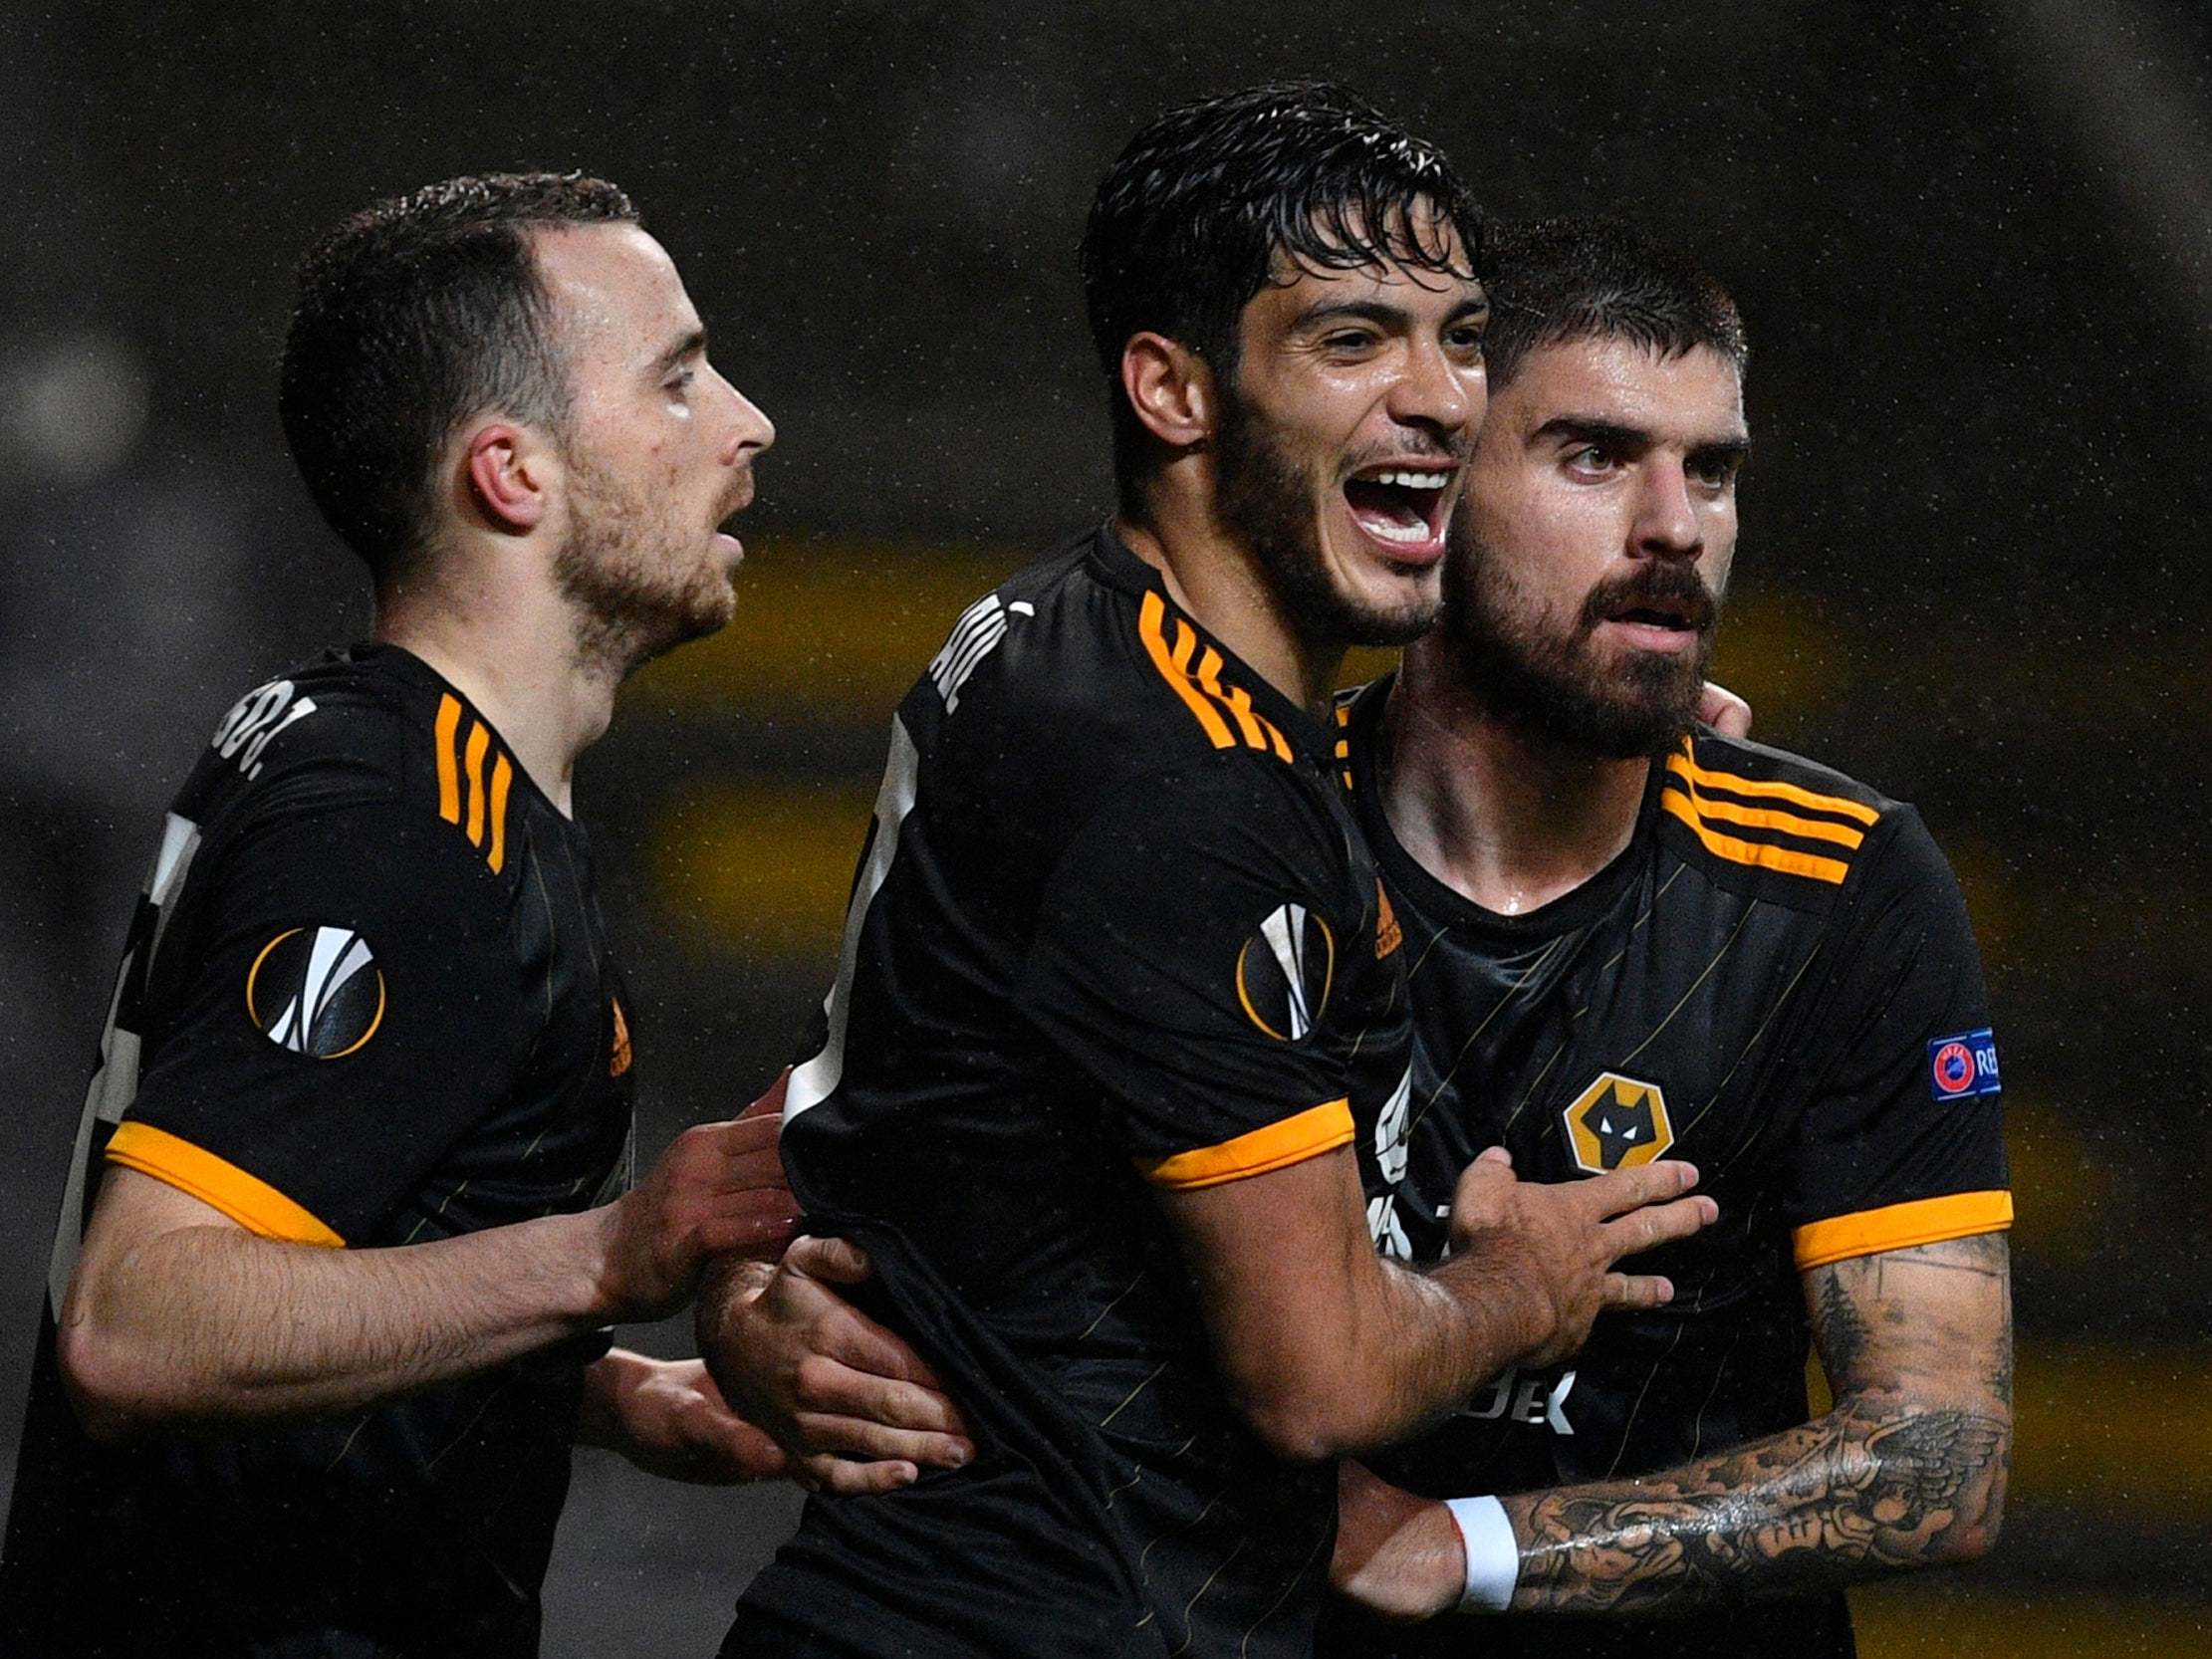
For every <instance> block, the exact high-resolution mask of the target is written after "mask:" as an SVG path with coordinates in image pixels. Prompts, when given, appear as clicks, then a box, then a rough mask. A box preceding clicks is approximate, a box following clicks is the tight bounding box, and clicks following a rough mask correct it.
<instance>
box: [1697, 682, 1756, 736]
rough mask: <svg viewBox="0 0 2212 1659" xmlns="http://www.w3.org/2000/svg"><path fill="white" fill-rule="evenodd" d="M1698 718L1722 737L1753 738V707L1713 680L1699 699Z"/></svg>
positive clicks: (1706, 684)
mask: <svg viewBox="0 0 2212 1659" xmlns="http://www.w3.org/2000/svg"><path fill="white" fill-rule="evenodd" d="M1697 717H1698V719H1700V720H1702V721H1704V722H1705V724H1706V725H1708V726H1710V727H1712V728H1713V730H1714V731H1716V732H1718V733H1720V735H1721V736H1722V737H1739V738H1740V737H1749V736H1751V705H1750V704H1749V703H1747V702H1745V701H1744V700H1743V699H1742V698H1741V697H1739V696H1737V695H1736V694H1735V693H1734V692H1733V691H1731V690H1729V689H1728V687H1726V686H1725V685H1715V684H1714V683H1713V682H1712V681H1711V680H1707V681H1706V682H1705V690H1704V691H1703V693H1702V694H1700V695H1699V697H1698V699H1697Z"/></svg>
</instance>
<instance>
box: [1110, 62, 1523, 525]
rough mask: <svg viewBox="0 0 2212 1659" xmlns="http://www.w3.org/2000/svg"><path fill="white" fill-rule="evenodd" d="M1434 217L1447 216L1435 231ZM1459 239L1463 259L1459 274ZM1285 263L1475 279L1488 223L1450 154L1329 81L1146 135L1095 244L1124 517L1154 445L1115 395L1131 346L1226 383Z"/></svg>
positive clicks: (1279, 90)
mask: <svg viewBox="0 0 2212 1659" xmlns="http://www.w3.org/2000/svg"><path fill="white" fill-rule="evenodd" d="M1424 208H1425V209H1427V210H1430V211H1433V213H1434V214H1435V219H1434V221H1433V222H1432V223H1429V224H1427V225H1426V226H1425V228H1424V222H1423V220H1424V214H1423V209H1424ZM1455 230H1456V231H1457V232H1458V234H1459V240H1460V243H1461V245H1462V247H1463V249H1464V250H1465V251H1464V255H1463V256H1462V260H1461V262H1456V263H1455V260H1454V256H1453V252H1452V248H1451V243H1450V238H1449V234H1448V233H1449V232H1450V231H1455ZM1279 260H1289V261H1291V262H1293V263H1295V264H1297V265H1302V266H1305V267H1308V268H1310V269H1313V270H1356V269H1358V268H1360V267H1362V266H1370V265H1381V264H1395V265H1401V266H1406V267H1410V268H1412V269H1416V270H1425V271H1437V272H1445V273H1449V274H1450V275H1453V276H1457V277H1462V278H1472V277H1474V276H1475V275H1476V274H1477V272H1478V271H1479V270H1480V268H1481V261H1482V212H1481V209H1479V208H1478V207H1477V206H1476V205H1475V203H1474V200H1473V198H1472V197H1471V196H1470V195H1469V194H1468V191H1467V188H1466V186H1465V185H1464V184H1463V183H1461V182H1460V178H1459V175H1458V174H1457V173H1456V172H1455V171H1453V169H1452V165H1451V163H1450V162H1449V161H1447V160H1446V159H1445V157H1444V152H1443V151H1442V150H1440V149H1438V148H1437V147H1436V146H1435V145H1434V144H1432V143H1429V142H1428V141H1427V140H1426V139H1423V138H1418V137H1415V136H1414V135H1413V134H1412V133H1410V132H1408V131H1406V130H1405V129H1404V128H1403V127H1401V126H1399V125H1397V124H1396V123H1395V122H1393V121H1391V120H1390V119H1387V118H1386V117H1384V116H1383V115H1382V114H1381V113H1380V112H1379V111H1377V110H1376V109H1375V108H1374V107H1373V106H1372V105H1370V104H1368V103H1367V102H1366V101H1365V100H1363V99H1361V98H1359V97H1357V96H1356V95H1354V94H1352V93H1351V92H1348V91H1346V90H1345V89H1344V88H1342V87H1337V86H1332V85H1329V84H1328V83H1325V82H1318V81H1304V82H1285V83H1277V84H1273V85H1269V86H1264V87H1254V88H1251V89H1249V90H1248V91H1245V92H1239V93H1229V94H1226V95H1224V96H1222V97H1218V98H1209V99H1206V100H1203V101H1202V102H1200V103H1197V104H1188V105H1184V106H1182V107H1181V108H1179V109H1174V110H1170V111H1168V112H1167V113H1166V114H1165V115H1162V116H1160V117H1158V118H1157V119H1154V120H1153V121H1152V122H1151V123H1150V124H1149V125H1147V126H1146V127H1145V128H1144V129H1143V130H1142V131H1140V132H1138V133H1137V135H1136V136H1135V137H1134V138H1132V139H1130V140H1129V146H1128V148H1126V149H1125V150H1123V151H1122V152H1121V155H1120V158H1119V159H1118V160H1116V161H1115V162H1114V163H1113V165H1112V166H1111V167H1109V168H1107V169H1106V177H1105V178H1104V179H1103V180H1101V182H1100V184H1099V194H1098V198H1097V200H1096V201H1094V202H1093V204H1092V208H1091V220H1090V223H1089V225H1088V226H1087V227H1086V228H1085V230H1084V236H1083V291H1084V304H1085V306H1086V308H1087V310H1088V311H1089V313H1090V318H1091V337H1092V340H1093V342H1094V343H1095V344H1096V345H1097V347H1098V351H1099V361H1100V364H1101V366H1102V367H1104V368H1105V370H1106V379H1107V382H1108V384H1109V385H1110V386H1112V387H1113V388H1114V390H1113V392H1112V404H1113V461H1114V474H1115V477H1116V479H1117V480H1118V482H1119V485H1120V492H1121V500H1122V507H1123V510H1124V511H1133V510H1135V509H1136V507H1137V506H1138V503H1137V501H1136V499H1135V497H1136V486H1137V484H1138V482H1139V480H1140V479H1141V477H1142V475H1143V474H1144V472H1145V471H1146V470H1147V457H1148V454H1149V445H1148V443H1147V442H1146V434H1145V432H1144V430H1143V428H1142V427H1141V425H1139V423H1138V422H1137V420H1136V417H1135V414H1134V412H1133V411H1132V410H1131V409H1130V408H1129V406H1128V400H1127V399H1126V398H1125V397H1123V396H1122V395H1121V394H1120V391H1119V389H1118V388H1119V378H1120V367H1121V350H1122V348H1123V347H1124V346H1125V345H1127V343H1128V340H1129V337H1130V336H1131V335H1135V334H1141V333H1144V332H1147V331H1150V332H1154V333H1158V334H1161V335H1165V336H1166V337H1167V338H1168V339H1170V340H1175V341H1180V342H1181V343H1182V344H1184V345H1186V346H1188V347H1190V348H1191V349H1192V350H1193V351H1195V352H1196V353H1198V355H1200V356H1202V357H1204V358H1205V359H1206V361H1207V362H1208V363H1209V364H1210V365H1211V366H1212V368H1213V370H1214V372H1215V373H1216V374H1217V375H1219V376H1220V377H1221V378H1222V379H1223V380H1224V381H1227V380H1229V379H1230V378H1231V377H1232V376H1233V375H1234V374H1235V372H1236V365H1237V325H1238V320H1239V319H1240V318H1241V317H1242V315H1243V313H1244V308H1245V307H1246V305H1248V304H1249V303H1250V302H1251V300H1252V297H1253V296H1254V295H1256V294H1257V293H1259V292H1260V290H1261V288H1262V287H1264V286H1265V285H1266V284H1267V283H1268V282H1270V281H1272V280H1275V278H1276V274H1277V271H1278V263H1277V262H1278V261H1279Z"/></svg>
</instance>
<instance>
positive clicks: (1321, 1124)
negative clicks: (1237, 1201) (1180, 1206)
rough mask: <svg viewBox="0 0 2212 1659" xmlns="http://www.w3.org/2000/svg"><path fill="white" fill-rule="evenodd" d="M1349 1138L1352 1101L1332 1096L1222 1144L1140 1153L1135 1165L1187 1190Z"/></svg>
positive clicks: (1282, 1164)
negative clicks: (1147, 1156)
mask: <svg viewBox="0 0 2212 1659" xmlns="http://www.w3.org/2000/svg"><path fill="white" fill-rule="evenodd" d="M1351 1143H1352V1105H1351V1103H1350V1102H1349V1101H1346V1100H1331V1101H1328V1102H1327V1103H1325V1104H1323V1105H1319V1106H1313V1107H1310V1108H1309V1109H1308V1110H1305V1111H1302V1112H1300V1113H1299V1114H1298V1115H1297V1116H1295V1117H1286V1118H1284V1119H1282V1120H1281V1121H1280V1122H1277V1123H1270V1124H1268V1125H1266V1126H1265V1127H1264V1128H1258V1129H1254V1130H1252V1131H1251V1132H1250V1133H1248V1134H1241V1135H1239V1136H1237V1138H1236V1139H1234V1140H1225V1141H1223V1142H1222V1143H1221V1144H1220V1145H1219V1146H1201V1147H1198V1148H1196V1149H1195V1150H1193V1151H1189V1152H1177V1153H1176V1154H1175V1155H1174V1156H1173V1157H1170V1158H1151V1159H1144V1158H1139V1159H1138V1160H1137V1164H1136V1167H1137V1168H1138V1169H1140V1170H1142V1171H1143V1172H1144V1178H1145V1179H1146V1180H1148V1181H1151V1182H1153V1183H1155V1184H1156V1185H1159V1186H1162V1187H1170V1188H1173V1189H1174V1190H1176V1191H1178V1192H1187V1191H1190V1190H1192V1189H1195V1188H1198V1187H1218V1186H1220V1185H1221V1184H1222V1183H1223V1182H1225V1181H1241V1180H1243V1179H1244V1178H1245V1177H1246V1176H1248V1175H1265V1174H1267V1173H1268V1172H1269V1171H1270V1170H1275V1169H1288V1168H1289V1167H1290V1166H1291V1165H1292V1164H1296V1163H1304V1162H1305V1161H1306V1160H1307V1159H1308V1158H1318V1157H1320V1156H1321V1154H1322V1153H1324V1152H1334V1151H1336V1150H1337V1148H1338V1147H1340V1146H1348V1145H1350V1144H1351Z"/></svg>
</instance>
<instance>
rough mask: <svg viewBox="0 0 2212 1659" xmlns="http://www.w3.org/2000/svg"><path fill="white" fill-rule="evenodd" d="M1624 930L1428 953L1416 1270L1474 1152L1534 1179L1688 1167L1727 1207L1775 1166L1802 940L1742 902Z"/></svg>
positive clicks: (1414, 1214)
mask: <svg viewBox="0 0 2212 1659" xmlns="http://www.w3.org/2000/svg"><path fill="white" fill-rule="evenodd" d="M1635 915H1636V913H1635V912H1631V913H1630V914H1629V915H1628V916H1627V917H1625V918H1624V919H1620V920H1616V921H1615V922H1614V923H1613V924H1612V925H1607V926H1597V927H1592V928H1589V929H1585V930H1582V931H1579V932H1576V933H1571V934H1566V935H1562V936H1560V937H1558V938H1555V939H1551V940H1547V941H1543V942H1540V943H1536V944H1532V945H1530V946H1529V947H1527V948H1526V949H1520V950H1516V951H1512V952H1504V951H1498V952H1490V953H1483V952H1476V951H1473V950H1469V949H1465V948H1455V947H1454V946H1453V944H1452V942H1451V941H1450V940H1449V939H1446V940H1443V941H1439V942H1437V943H1436V944H1435V945H1433V947H1432V948H1431V949H1430V950H1429V951H1428V954H1427V957H1426V960H1425V961H1424V962H1423V964H1422V966H1421V969H1420V971H1418V972H1417V973H1415V974H1414V975H1413V976H1412V978H1411V980H1410V983H1409V995H1410V1001H1411V1008H1412V1017H1413V1025H1414V1032H1415V1041H1414V1055H1413V1066H1412V1078H1413V1081H1412V1089H1411V1102H1410V1112H1409V1118H1408V1134H1407V1153H1406V1160H1405V1161H1406V1177H1405V1180H1404V1181H1403V1182H1402V1183H1401V1190H1400V1200H1401V1202H1400V1208H1401V1210H1402V1211H1404V1212H1405V1213H1406V1214H1407V1216H1408V1222H1407V1226H1408V1229H1409V1234H1408V1236H1409V1240H1410V1241H1411V1242H1412V1243H1413V1244H1414V1246H1415V1253H1416V1254H1421V1253H1422V1252H1421V1250H1420V1248H1419V1247H1420V1244H1421V1242H1422V1237H1423V1236H1424V1235H1427V1236H1429V1237H1430V1240H1431V1242H1433V1243H1434V1244H1435V1245H1437V1246H1438V1247H1440V1245H1441V1236H1440V1226H1439V1224H1438V1222H1437V1221H1436V1217H1437V1213H1438V1211H1439V1210H1441V1209H1442V1208H1443V1207H1444V1206H1445V1205H1447V1204H1448V1202H1449V1200H1450V1197H1451V1190H1452V1186H1453V1184H1454V1182H1455V1181H1456V1179H1457V1177H1458V1174H1459V1172H1460V1170H1462V1169H1463V1168H1465V1166H1466V1165H1467V1163H1468V1162H1469V1161H1470V1160H1471V1159H1472V1158H1473V1157H1474V1156H1475V1155H1476V1154H1477V1153H1478V1152H1480V1151H1482V1150H1483V1149H1484V1148H1485V1147H1488V1146H1494V1145H1503V1146H1505V1147H1507V1148H1508V1149H1509V1150H1511V1151H1512V1153H1513V1155H1514V1164H1515V1167H1516V1169H1517V1170H1518V1171H1519V1172H1520V1173H1521V1175H1522V1176H1523V1178H1525V1179H1534V1180H1543V1181H1563V1180H1573V1179H1577V1178H1580V1177H1585V1176H1592V1175H1599V1174H1603V1173H1605V1172H1607V1171H1609V1170H1615V1169H1620V1168H1625V1167H1631V1166H1634V1165H1638V1164H1644V1163H1649V1162H1652V1161H1653V1160H1655V1159H1658V1158H1661V1157H1675V1158H1687V1159H1689V1160H1690V1161H1691V1162H1694V1163H1696V1164H1697V1165H1698V1166H1699V1168H1700V1169H1701V1170H1702V1171H1704V1172H1705V1173H1706V1177H1707V1181H1706V1184H1707V1190H1708V1191H1715V1195H1716V1196H1718V1197H1722V1199H1723V1202H1724V1204H1725V1203H1726V1202H1727V1199H1728V1196H1729V1194H1730V1193H1732V1192H1733V1193H1738V1194H1740V1193H1743V1192H1747V1191H1753V1190H1756V1189H1757V1188H1758V1187H1759V1186H1760V1185H1761V1184H1762V1181H1763V1179H1764V1178H1765V1177H1766V1176H1768V1175H1771V1173H1772V1168H1771V1166H1772V1165H1773V1164H1774V1162H1775V1160H1776V1159H1778V1158H1780V1157H1781V1156H1782V1155H1783V1154H1784V1153H1785V1152H1786V1149H1787V1144H1788V1141H1789V1138H1790V1128H1791V1125H1790V1123H1789V1116H1790V1113H1791V1111H1792V1110H1793V1109H1794V1102H1795V1101H1796V1100H1797V1099H1798V1098H1799V1097H1800V1094H1801V1091H1800V1089H1799V1088H1798V1087H1797V1086H1796V1084H1797V1083H1798V1082H1799V1081H1800V1079H1797V1078H1795V1077H1793V1076H1792V1074H1791V1070H1790V1060H1789V1053H1788V1047H1789V1043H1790V1039H1791V1038H1792V1037H1793V1036H1794V1035H1795V1032H1796V1025H1797V1020H1796V1015H1797V1012H1798V1010H1799V1009H1800V1007H1801V1006H1802V1004H1803V1002H1804V1000H1805V999H1806V998H1807V997H1808V996H1809V994H1810V990H1811V981H1812V979H1813V978H1814V976H1815V973H1816V972H1817V967H1816V960H1815V959H1816V951H1817V945H1818V938H1817V935H1816V933H1815V931H1814V930H1813V929H1811V928H1810V927H1806V926H1802V925H1794V918H1792V917H1791V916H1789V915H1787V914H1780V915H1777V914H1769V913H1768V912H1767V911H1766V910H1765V909H1764V908H1763V907H1761V906H1759V905H1757V904H1754V903H1750V902H1744V903H1736V904H1720V903H1709V904H1703V905H1700V906H1697V907H1696V908H1694V909H1691V910H1688V911H1687V912H1686V913H1675V914H1667V913H1665V912H1664V911H1663V910H1662V911H1661V912H1659V914H1658V919H1659V920H1660V921H1661V922H1662V923H1663V925H1661V926H1657V927H1654V926H1653V925H1652V920H1653V914H1652V912H1650V911H1649V910H1644V911H1642V912H1641V915H1642V920H1641V921H1640V923H1639V922H1638V921H1637V920H1636V919H1635ZM1716 1189H1719V1190H1716Z"/></svg>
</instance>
